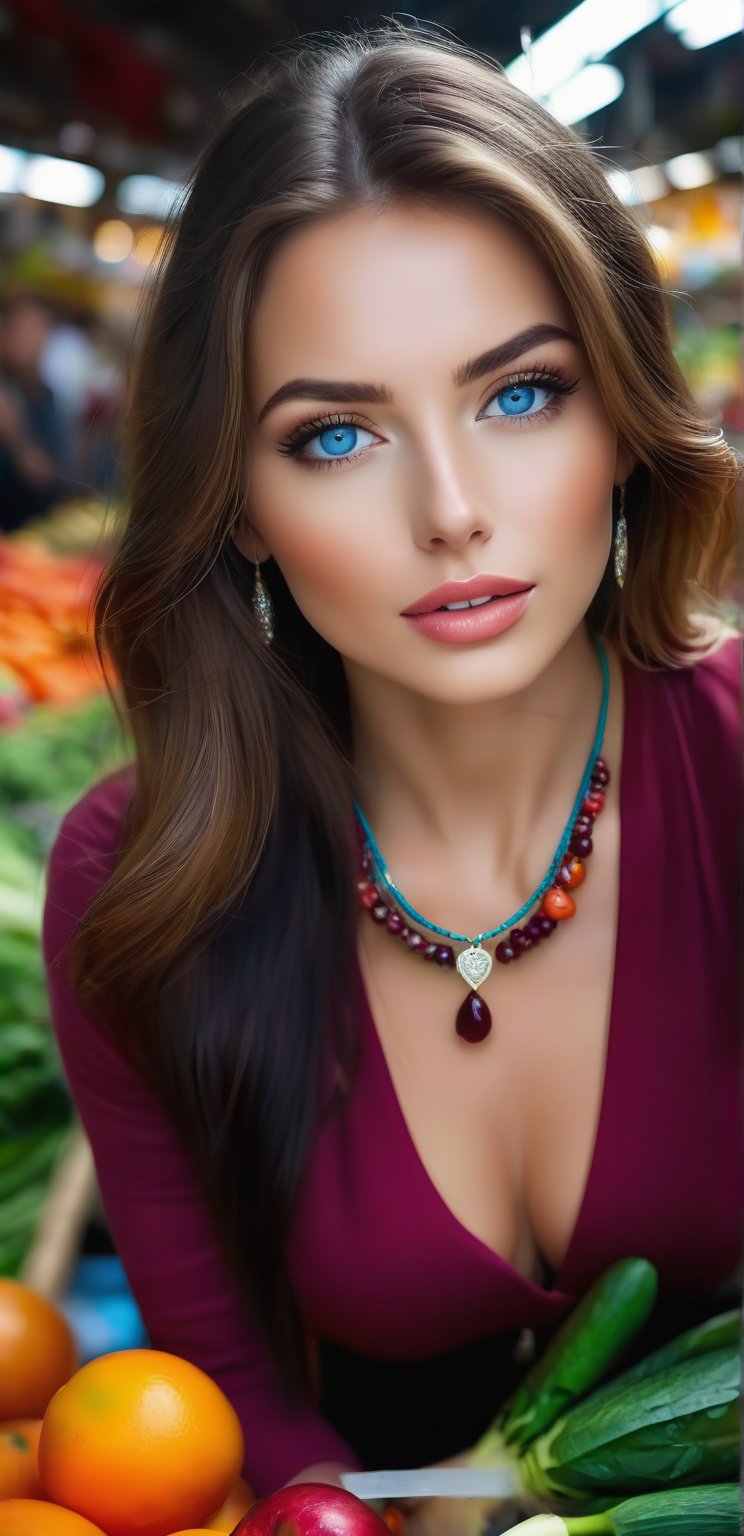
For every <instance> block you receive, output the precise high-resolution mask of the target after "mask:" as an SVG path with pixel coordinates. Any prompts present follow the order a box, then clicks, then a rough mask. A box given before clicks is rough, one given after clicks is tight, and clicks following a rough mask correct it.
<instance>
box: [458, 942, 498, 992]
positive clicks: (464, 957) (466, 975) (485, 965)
mask: <svg viewBox="0 0 744 1536" xmlns="http://www.w3.org/2000/svg"><path fill="white" fill-rule="evenodd" d="M455 963H456V965H457V969H458V971H459V972H460V975H461V976H462V979H463V981H466V982H467V984H468V986H469V987H472V988H473V991H474V992H477V991H478V988H479V987H480V986H481V985H482V983H483V982H484V981H485V980H486V977H487V976H490V974H491V971H492V969H493V960H492V959H491V956H490V955H489V953H488V950H487V949H481V947H480V945H479V944H471V946H470V948H469V949H464V950H463V952H462V954H461V955H458V956H457V960H456V962H455Z"/></svg>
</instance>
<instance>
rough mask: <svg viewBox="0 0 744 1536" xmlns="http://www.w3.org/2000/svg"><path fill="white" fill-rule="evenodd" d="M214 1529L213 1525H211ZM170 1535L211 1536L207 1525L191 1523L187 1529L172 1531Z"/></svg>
mask: <svg viewBox="0 0 744 1536" xmlns="http://www.w3.org/2000/svg"><path fill="white" fill-rule="evenodd" d="M212 1529H214V1527H212ZM171 1536H212V1533H211V1531H210V1529H209V1526H208V1525H200V1526H198V1527H197V1526H195V1525H192V1526H191V1528H190V1530H188V1531H173V1532H172V1533H171Z"/></svg>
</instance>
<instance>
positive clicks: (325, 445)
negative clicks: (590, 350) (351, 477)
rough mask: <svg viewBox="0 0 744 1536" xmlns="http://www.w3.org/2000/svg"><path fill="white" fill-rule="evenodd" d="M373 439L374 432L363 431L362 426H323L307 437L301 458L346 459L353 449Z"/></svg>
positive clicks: (361, 446)
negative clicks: (363, 440) (362, 439)
mask: <svg viewBox="0 0 744 1536" xmlns="http://www.w3.org/2000/svg"><path fill="white" fill-rule="evenodd" d="M360 438H366V439H367V442H360ZM374 441H375V436H374V433H373V432H365V431H364V429H363V427H354V426H351V425H350V424H346V425H344V424H340V425H339V426H336V427H325V428H324V429H323V431H322V432H317V433H316V434H315V436H314V437H312V438H308V439H307V441H306V443H305V445H304V450H303V458H306V459H314V460H315V462H316V463H317V462H318V461H319V460H323V459H325V460H326V461H328V460H331V459H347V458H349V457H350V456H351V455H352V454H354V452H355V450H358V449H360V448H366V447H368V446H369V443H373V442H374ZM316 450H317V451H316Z"/></svg>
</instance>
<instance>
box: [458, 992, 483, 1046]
mask: <svg viewBox="0 0 744 1536" xmlns="http://www.w3.org/2000/svg"><path fill="white" fill-rule="evenodd" d="M455 1028H456V1030H457V1033H458V1035H459V1036H460V1039H461V1040H467V1042H468V1044H469V1045H478V1044H479V1043H480V1041H481V1040H485V1038H486V1035H490V1033H491V1010H490V1008H489V1006H488V1003H486V1002H484V1000H483V998H482V997H479V996H478V993H477V992H469V993H468V996H467V997H466V999H465V1001H464V1003H461V1004H460V1007H459V1008H458V1010H457V1019H456V1020H455Z"/></svg>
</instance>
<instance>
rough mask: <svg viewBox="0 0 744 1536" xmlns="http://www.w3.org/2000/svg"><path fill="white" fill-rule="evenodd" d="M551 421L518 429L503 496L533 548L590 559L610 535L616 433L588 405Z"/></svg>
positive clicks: (602, 548) (600, 551)
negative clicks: (550, 427)
mask: <svg viewBox="0 0 744 1536" xmlns="http://www.w3.org/2000/svg"><path fill="white" fill-rule="evenodd" d="M554 426H555V430H554V431H548V432H545V433H539V432H537V431H535V432H534V434H531V433H530V429H529V428H526V429H525V430H524V438H523V444H524V446H522V445H521V444H520V445H519V446H520V448H521V452H519V453H518V454H517V453H515V454H514V455H513V459H512V462H511V464H510V466H509V467H510V471H511V474H510V484H509V498H510V500H511V503H512V505H514V506H515V507H519V509H520V519H521V521H522V524H523V527H524V529H525V532H526V533H527V536H528V538H529V540H530V542H531V543H532V545H533V547H534V548H536V549H537V550H540V551H542V552H543V553H547V552H548V551H550V553H551V555H552V554H555V553H557V552H558V551H562V552H563V554H564V557H567V556H568V555H569V551H570V555H571V559H573V558H574V556H575V557H576V558H577V559H580V560H582V561H590V562H594V561H595V560H596V558H597V557H598V556H599V555H601V554H604V555H605V556H606V552H607V548H608V547H609V540H610V537H611V504H612V483H613V476H614V464H615V454H616V437H615V434H614V432H613V431H612V428H611V427H610V425H609V423H608V422H607V420H606V418H605V417H604V416H601V415H600V414H599V413H598V412H596V411H594V410H587V411H586V412H581V413H579V412H576V413H575V414H574V417H573V420H571V421H569V420H564V422H560V420H557V421H556V422H555V424H554ZM528 434H530V435H529V438H528Z"/></svg>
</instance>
